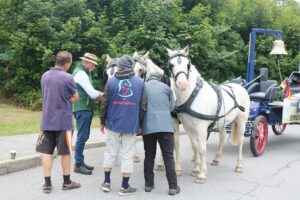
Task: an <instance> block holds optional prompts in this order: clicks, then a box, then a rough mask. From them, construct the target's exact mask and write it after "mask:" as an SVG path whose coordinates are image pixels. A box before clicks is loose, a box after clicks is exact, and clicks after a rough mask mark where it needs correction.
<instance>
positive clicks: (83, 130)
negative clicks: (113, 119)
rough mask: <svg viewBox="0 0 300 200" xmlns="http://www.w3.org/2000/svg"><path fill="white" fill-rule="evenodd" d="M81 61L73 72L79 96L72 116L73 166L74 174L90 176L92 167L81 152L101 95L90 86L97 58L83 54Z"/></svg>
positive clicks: (89, 54)
mask: <svg viewBox="0 0 300 200" xmlns="http://www.w3.org/2000/svg"><path fill="white" fill-rule="evenodd" d="M80 59H81V60H82V61H81V62H80V63H78V65H77V66H76V67H75V69H74V71H73V76H74V81H75V85H76V89H77V91H78V94H79V102H78V103H75V104H73V114H74V117H75V119H76V128H77V131H78V133H77V140H76V144H75V166H74V172H76V173H80V174H84V175H90V174H92V171H93V169H94V167H92V166H89V165H87V164H86V163H85V162H84V155H83V150H84V146H85V143H86V141H87V140H88V139H89V135H90V127H91V122H92V119H93V110H94V109H95V105H96V102H95V99H101V97H102V96H103V93H102V92H100V91H98V90H95V89H94V87H93V84H92V76H91V71H93V70H94V69H95V66H96V65H97V56H96V55H94V54H91V53H85V54H84V56H83V57H80Z"/></svg>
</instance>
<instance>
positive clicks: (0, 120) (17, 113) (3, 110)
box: [0, 101, 100, 136]
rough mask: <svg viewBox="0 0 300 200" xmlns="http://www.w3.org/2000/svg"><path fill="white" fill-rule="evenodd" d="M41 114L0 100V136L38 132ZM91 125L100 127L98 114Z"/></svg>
mask: <svg viewBox="0 0 300 200" xmlns="http://www.w3.org/2000/svg"><path fill="white" fill-rule="evenodd" d="M41 116H42V112H41V111H30V110H27V109H24V108H21V107H17V106H14V105H11V104H8V103H7V102H3V101H1V102H0V136H6V135H20V134H30V133H38V132H39V130H40V123H41ZM74 124H75V120H74ZM92 127H93V128H97V127H100V119H99V116H95V117H94V118H93V121H92Z"/></svg>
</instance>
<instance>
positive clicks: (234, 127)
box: [231, 121, 239, 145]
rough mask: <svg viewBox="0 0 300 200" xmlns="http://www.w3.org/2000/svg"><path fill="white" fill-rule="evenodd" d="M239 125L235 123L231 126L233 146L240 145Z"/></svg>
mask: <svg viewBox="0 0 300 200" xmlns="http://www.w3.org/2000/svg"><path fill="white" fill-rule="evenodd" d="M237 129H238V125H237V123H236V122H235V121H233V122H232V124H231V144H233V145H238V143H239V142H238V141H239V133H238V130H237Z"/></svg>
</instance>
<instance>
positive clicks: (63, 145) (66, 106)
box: [36, 51, 80, 193]
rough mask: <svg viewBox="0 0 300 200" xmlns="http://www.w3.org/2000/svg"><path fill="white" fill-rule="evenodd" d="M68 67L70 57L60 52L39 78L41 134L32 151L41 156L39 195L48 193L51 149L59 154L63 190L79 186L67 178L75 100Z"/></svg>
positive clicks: (50, 187) (70, 60)
mask: <svg viewBox="0 0 300 200" xmlns="http://www.w3.org/2000/svg"><path fill="white" fill-rule="evenodd" d="M71 64H72V55H71V54H70V53H69V52H66V51H60V52H58V53H57V55H56V61H55V67H51V69H50V70H49V71H47V72H45V73H44V74H43V76H42V79H41V87H42V95H43V110H42V122H41V132H42V133H41V134H40V136H39V138H38V142H37V146H36V151H37V152H40V153H43V156H42V167H43V172H44V178H45V184H44V185H43V192H44V193H50V192H51V191H52V184H51V161H52V154H53V152H54V149H55V147H57V153H58V155H61V165H62V169H63V179H64V182H63V185H62V189H63V190H69V189H75V188H79V187H80V184H79V183H76V182H74V181H71V179H70V169H71V156H70V154H71V152H72V149H71V144H72V142H71V139H72V134H73V130H74V125H73V120H72V105H71V103H72V102H76V101H78V99H79V97H78V94H77V91H76V88H75V83H74V79H73V76H72V75H70V74H68V73H67V71H68V70H69V68H70V66H71Z"/></svg>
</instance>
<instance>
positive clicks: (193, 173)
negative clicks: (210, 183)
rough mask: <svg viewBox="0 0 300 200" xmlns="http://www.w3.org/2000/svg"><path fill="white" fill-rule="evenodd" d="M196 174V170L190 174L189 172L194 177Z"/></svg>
mask: <svg viewBox="0 0 300 200" xmlns="http://www.w3.org/2000/svg"><path fill="white" fill-rule="evenodd" d="M198 174H199V172H198V171H193V172H192V174H191V176H193V177H195V176H197V175H198Z"/></svg>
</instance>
